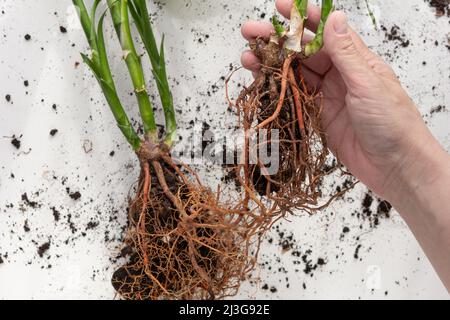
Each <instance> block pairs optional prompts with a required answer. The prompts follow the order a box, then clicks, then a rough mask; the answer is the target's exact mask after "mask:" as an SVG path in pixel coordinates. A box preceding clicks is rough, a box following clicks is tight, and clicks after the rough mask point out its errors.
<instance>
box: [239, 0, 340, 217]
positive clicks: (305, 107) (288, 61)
mask: <svg viewBox="0 0 450 320" xmlns="http://www.w3.org/2000/svg"><path fill="white" fill-rule="evenodd" d="M307 7H308V1H307V0H295V1H294V2H293V6H292V9H291V20H290V25H289V26H288V27H287V28H286V27H285V26H284V25H283V24H282V23H281V22H280V21H279V20H278V18H277V17H276V16H274V17H273V18H272V24H273V26H274V30H275V32H274V33H273V34H272V35H271V37H270V38H269V39H263V38H257V39H256V40H255V41H253V42H251V43H250V47H251V50H252V51H253V53H254V54H255V55H256V56H257V57H258V58H259V60H260V61H261V71H260V73H259V74H258V75H257V76H256V79H255V81H254V82H253V83H252V84H251V85H250V86H249V87H248V88H244V89H243V90H242V92H241V93H240V95H239V97H238V99H237V100H236V102H231V100H230V104H231V105H232V106H234V107H235V108H236V111H237V114H238V118H239V126H240V127H241V128H243V129H244V130H245V131H246V135H245V136H246V142H245V146H244V154H245V159H244V161H242V162H243V164H242V165H239V166H237V168H236V170H237V174H236V175H237V177H238V180H239V181H240V183H241V184H242V185H243V186H244V189H245V192H246V194H247V196H246V200H247V202H248V203H250V202H252V201H253V200H254V199H257V198H258V196H263V197H266V198H268V199H270V200H271V204H270V210H268V212H269V213H270V215H272V216H273V214H274V213H275V214H279V213H281V214H284V213H286V212H292V211H293V210H295V209H302V210H306V211H307V212H309V213H312V212H314V211H316V210H318V209H320V208H324V207H326V206H328V205H329V204H330V203H331V201H332V200H333V199H335V198H336V197H337V196H339V195H342V193H343V192H345V191H343V192H340V193H339V194H337V195H330V196H329V199H328V200H327V201H326V204H325V205H324V206H320V205H319V199H321V198H322V197H323V194H322V191H321V188H320V186H321V184H322V181H323V179H324V178H325V177H326V176H328V175H331V174H332V173H333V172H334V171H335V170H337V169H338V168H340V165H339V164H336V162H335V161H330V160H331V157H330V155H331V153H330V151H329V149H328V147H327V137H326V135H325V133H324V131H323V130H322V128H321V113H322V109H321V101H320V100H321V94H320V92H316V91H314V90H311V88H308V87H307V85H306V83H305V81H304V78H303V76H302V60H304V59H307V58H309V57H311V56H313V55H315V54H317V53H318V52H319V51H320V50H321V48H322V47H323V34H324V27H325V23H326V21H327V19H328V16H329V15H330V13H331V12H332V11H333V1H332V0H323V1H322V14H321V20H320V24H319V26H318V29H317V31H316V33H315V36H314V37H313V38H312V40H310V41H309V42H308V41H307V40H306V37H305V25H306V21H307V19H308V17H307ZM261 130H264V131H266V130H267V132H268V136H267V139H266V140H264V141H260V142H259V143H258V144H256V145H254V144H252V143H250V142H249V139H250V137H251V136H252V132H254V133H255V132H256V134H258V133H259V132H261ZM275 132H276V133H277V135H276V137H275V135H274V133H275ZM271 140H277V141H276V142H277V144H278V145H279V154H278V156H279V170H278V172H277V173H275V174H272V173H269V172H268V171H267V169H266V167H265V165H264V164H263V163H262V162H261V161H253V160H254V159H253V158H254V156H253V155H260V154H261V152H260V151H261V149H262V148H267V145H270V144H271V142H273V141H271ZM254 149H256V150H254ZM257 205H259V206H261V202H258V203H257ZM249 206H251V204H249Z"/></svg>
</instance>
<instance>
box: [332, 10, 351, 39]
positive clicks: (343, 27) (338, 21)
mask: <svg viewBox="0 0 450 320" xmlns="http://www.w3.org/2000/svg"><path fill="white" fill-rule="evenodd" d="M334 31H335V32H336V33H337V34H347V32H348V23H347V17H346V15H345V14H344V13H342V12H337V13H336V18H335V21H334Z"/></svg>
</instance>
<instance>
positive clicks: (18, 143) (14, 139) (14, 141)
mask: <svg viewBox="0 0 450 320" xmlns="http://www.w3.org/2000/svg"><path fill="white" fill-rule="evenodd" d="M20 138H21V136H20V137H16V136H13V137H12V139H11V144H12V145H13V146H14V147H15V148H16V149H17V150H19V149H20V147H21V145H22V142H21V141H20Z"/></svg>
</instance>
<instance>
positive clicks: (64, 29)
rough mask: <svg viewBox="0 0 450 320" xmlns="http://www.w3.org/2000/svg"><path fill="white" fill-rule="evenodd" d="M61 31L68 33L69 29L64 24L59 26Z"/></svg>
mask: <svg viewBox="0 0 450 320" xmlns="http://www.w3.org/2000/svg"><path fill="white" fill-rule="evenodd" d="M59 31H61V33H67V29H66V28H65V27H63V26H60V27H59Z"/></svg>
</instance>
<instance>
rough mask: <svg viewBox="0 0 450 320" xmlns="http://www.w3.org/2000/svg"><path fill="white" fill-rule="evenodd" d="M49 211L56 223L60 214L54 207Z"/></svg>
mask: <svg viewBox="0 0 450 320" xmlns="http://www.w3.org/2000/svg"><path fill="white" fill-rule="evenodd" d="M51 209H52V213H53V219H55V222H58V221H59V219H60V217H61V213H60V212H59V211H58V210H56V208H55V207H52V208H51Z"/></svg>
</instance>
